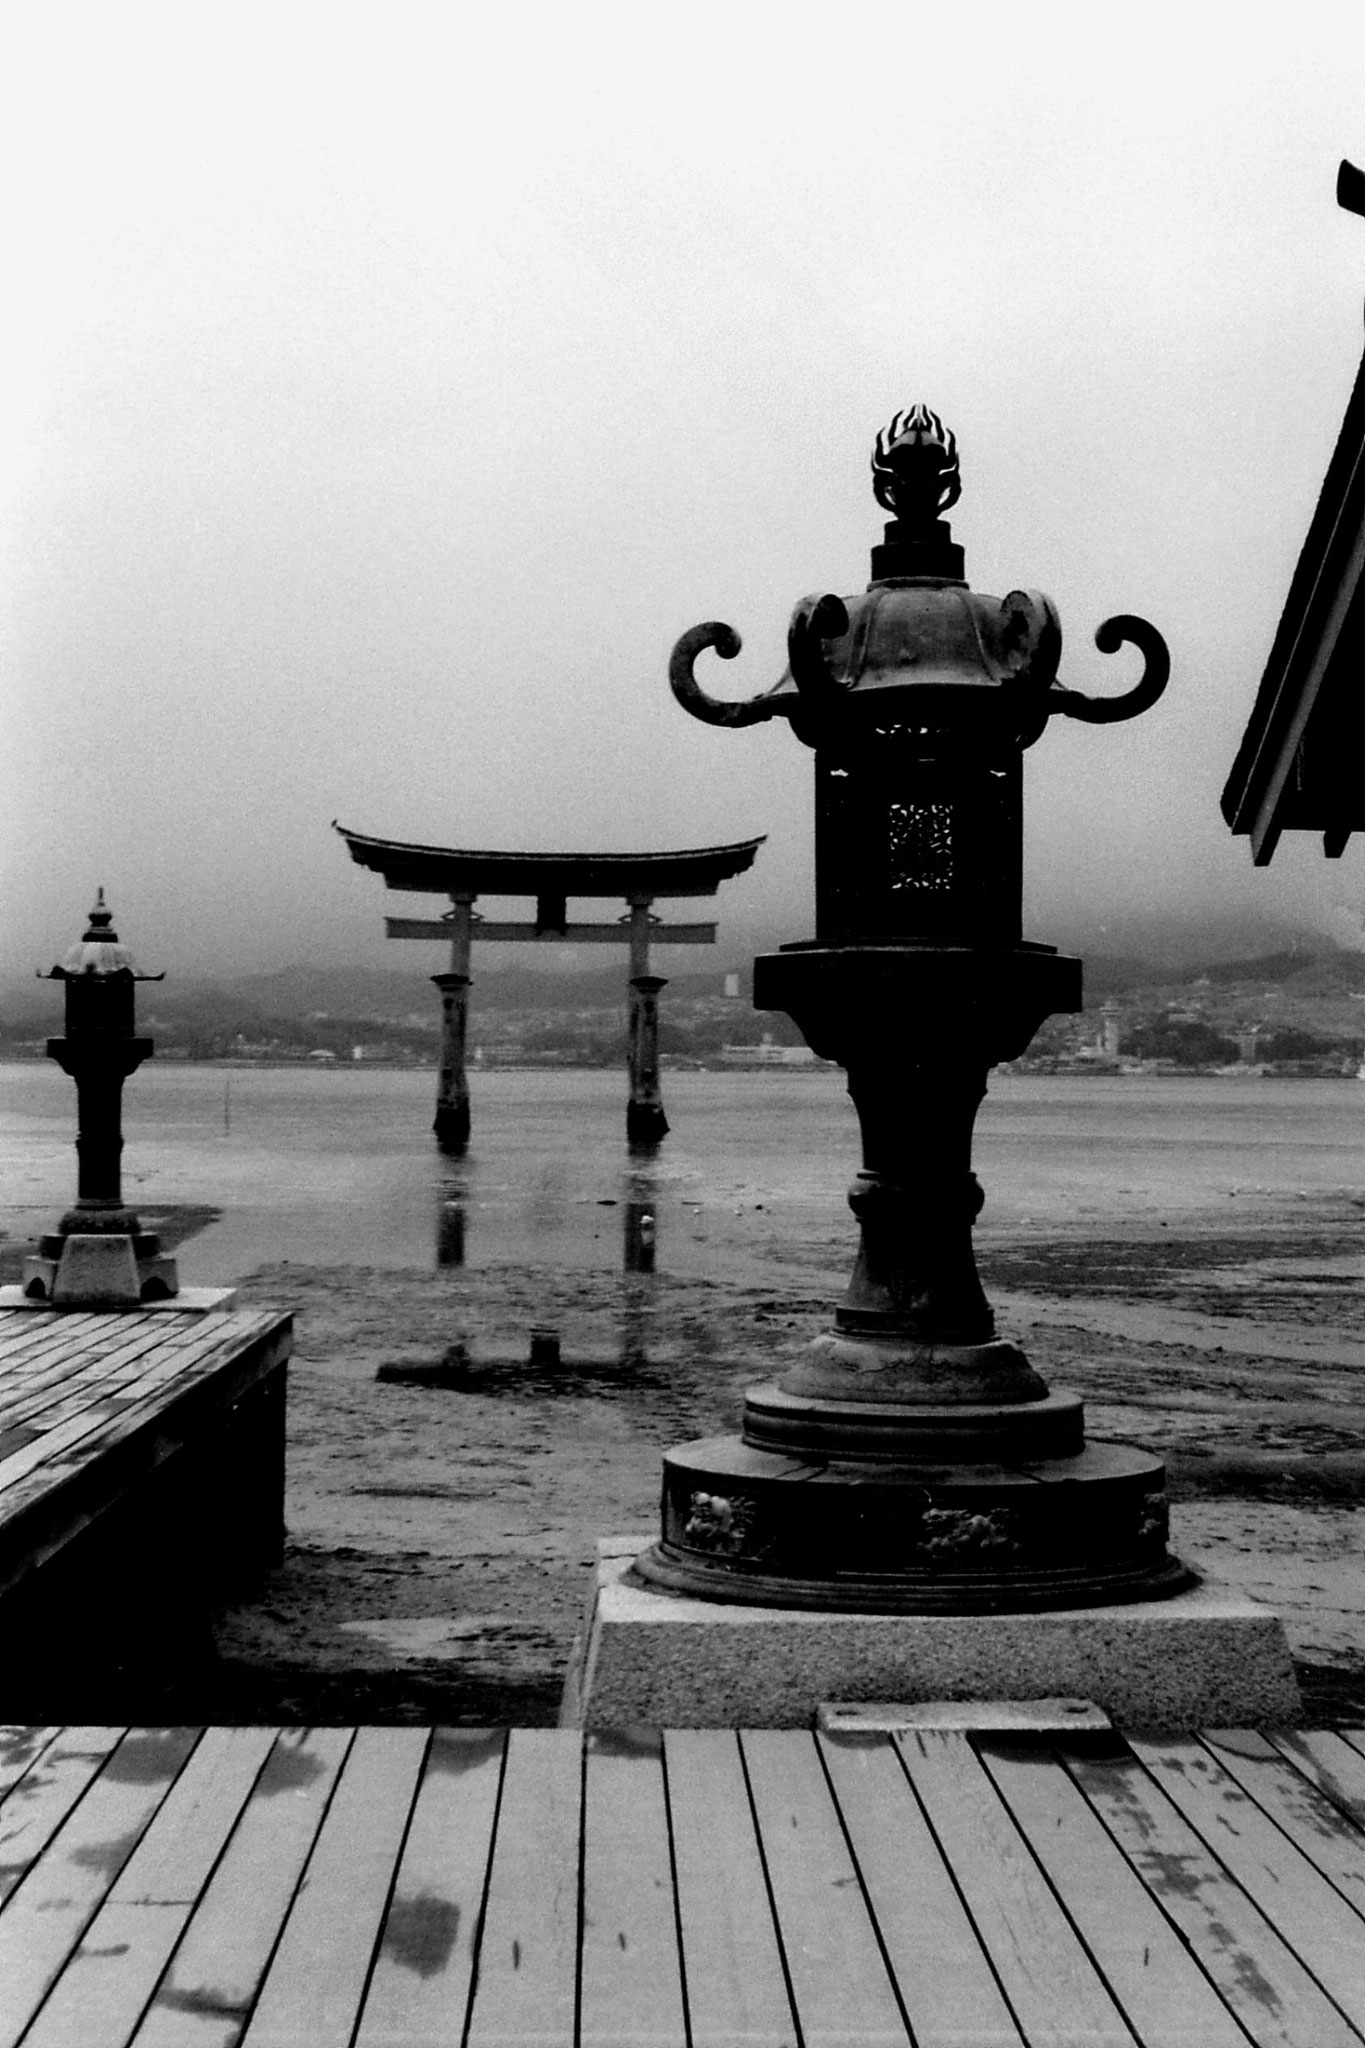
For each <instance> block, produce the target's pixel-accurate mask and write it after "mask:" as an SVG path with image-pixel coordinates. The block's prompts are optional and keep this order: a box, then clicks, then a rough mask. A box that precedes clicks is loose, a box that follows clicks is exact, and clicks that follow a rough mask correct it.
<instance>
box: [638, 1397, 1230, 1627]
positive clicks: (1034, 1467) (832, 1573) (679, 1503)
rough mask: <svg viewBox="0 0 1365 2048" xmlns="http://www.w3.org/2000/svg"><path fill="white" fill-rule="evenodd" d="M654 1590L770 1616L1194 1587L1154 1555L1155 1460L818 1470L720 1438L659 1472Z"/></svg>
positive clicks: (677, 1454)
mask: <svg viewBox="0 0 1365 2048" xmlns="http://www.w3.org/2000/svg"><path fill="white" fill-rule="evenodd" d="M636 1569H637V1571H638V1572H639V1574H640V1576H641V1577H642V1578H644V1579H645V1580H646V1581H648V1582H649V1583H651V1584H654V1585H660V1586H665V1587H668V1588H669V1589H671V1590H673V1591H675V1592H683V1593H690V1594H693V1595H699V1596H700V1597H702V1598H705V1599H712V1600H720V1601H730V1602H733V1601H738V1602H740V1603H742V1604H745V1603H747V1604H749V1605H759V1606H772V1607H803V1608H816V1609H830V1608H834V1609H849V1610H850V1611H859V1610H861V1611H874V1612H883V1613H901V1614H978V1613H1007V1612H1019V1613H1024V1612H1029V1611H1042V1610H1044V1609H1049V1608H1069V1607H1095V1606H1107V1605H1110V1604H1112V1603H1116V1602H1124V1601H1130V1600H1148V1599H1155V1598H1159V1597H1161V1596H1163V1595H1166V1594H1170V1593H1175V1592H1178V1591H1180V1590H1181V1589H1182V1588H1183V1587H1186V1586H1190V1585H1193V1584H1195V1583H1196V1574H1195V1573H1193V1572H1192V1571H1190V1569H1189V1568H1188V1566H1186V1565H1184V1564H1182V1563H1181V1562H1180V1560H1179V1559H1178V1558H1174V1557H1172V1556H1171V1555H1170V1554H1169V1552H1168V1551H1167V1548H1166V1500H1165V1487H1164V1468H1163V1466H1162V1464H1161V1461H1160V1460H1159V1459H1157V1458H1153V1457H1150V1456H1149V1455H1148V1454H1147V1453H1145V1452H1142V1451H1135V1450H1131V1449H1129V1448H1128V1447H1127V1446H1124V1445H1120V1444H1102V1443H1094V1444H1090V1445H1088V1446H1086V1448H1085V1449H1084V1450H1082V1451H1080V1452H1079V1453H1078V1454H1077V1455H1075V1456H1074V1457H1069V1458H1054V1459H1047V1460H1039V1461H1038V1462H1037V1463H1035V1464H1030V1465H1023V1464H1020V1465H1015V1466H1012V1467H1010V1466H1001V1465H989V1464H979V1465H962V1464H953V1465H944V1466H920V1467H911V1466H904V1465H902V1466H896V1467H887V1466H879V1465H874V1464H866V1463H864V1464H859V1463H855V1462H853V1461H852V1460H845V1461H839V1462H836V1461H833V1460H831V1461H829V1462H828V1463H826V1464H824V1465H818V1464H812V1463H810V1462H808V1461H805V1460H801V1459H797V1458H793V1457H790V1456H784V1455H783V1454H781V1453H779V1452H770V1451H763V1450H760V1449H758V1448H756V1447H755V1446H753V1445H752V1444H748V1443H744V1442H741V1441H740V1440H739V1439H737V1438H733V1437H714V1438H711V1439H709V1440H706V1441H703V1442H701V1443H695V1444H686V1445H683V1446H682V1447H681V1448H680V1449H678V1450H676V1451H670V1452H668V1453H667V1454H666V1455H665V1458H664V1501H663V1533H662V1536H661V1539H660V1541H659V1542H658V1543H656V1544H654V1545H653V1546H652V1548H651V1549H649V1550H648V1551H646V1552H645V1553H644V1555H643V1556H642V1557H641V1558H640V1559H639V1560H638V1563H637V1566H636Z"/></svg>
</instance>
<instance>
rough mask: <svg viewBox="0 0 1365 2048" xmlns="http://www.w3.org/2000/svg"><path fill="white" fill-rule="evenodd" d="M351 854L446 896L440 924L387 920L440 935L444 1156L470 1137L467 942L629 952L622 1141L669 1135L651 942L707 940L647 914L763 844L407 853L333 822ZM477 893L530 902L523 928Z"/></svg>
mask: <svg viewBox="0 0 1365 2048" xmlns="http://www.w3.org/2000/svg"><path fill="white" fill-rule="evenodd" d="M332 824H333V830H334V831H336V832H339V833H340V834H341V837H342V838H343V839H344V840H345V841H346V844H347V846H348V847H349V848H350V853H351V859H352V860H354V861H357V862H358V863H359V864H360V866H361V867H364V868H373V869H374V870H375V871H376V872H377V873H378V874H381V875H382V876H383V877H384V882H385V886H386V887H388V888H390V889H399V890H411V891H425V892H426V893H428V894H430V895H439V896H448V897H449V898H450V909H449V910H448V911H446V912H445V914H444V915H443V916H442V917H439V918H426V917H386V918H385V920H384V928H385V930H386V932H387V934H388V936H389V937H390V938H391V939H444V940H447V941H448V942H449V945H450V966H449V969H448V970H447V972H446V973H444V974H434V975H433V976H432V977H431V978H432V980H433V981H434V982H435V984H436V986H437V988H438V989H439V990H440V991H441V1010H442V1019H441V1067H440V1077H439V1079H438V1081H437V1084H436V1120H435V1123H434V1125H433V1126H432V1128H433V1129H434V1130H435V1132H436V1141H437V1143H438V1144H439V1145H440V1147H441V1150H442V1151H443V1152H463V1151H464V1149H465V1146H466V1145H467V1144H468V1142H469V1079H468V1076H467V1075H466V1073H465V1038H466V1032H467V1028H468V1020H469V985H470V979H471V977H470V972H469V962H470V952H471V949H472V946H473V942H474V940H475V939H476V938H478V939H491V940H494V941H496V942H497V943H498V944H505V943H506V942H507V941H509V940H521V939H540V940H544V941H550V942H555V943H559V944H564V943H565V942H567V943H568V944H569V945H571V946H583V945H589V946H591V945H598V946H601V945H606V946H625V945H628V946H629V948H630V1035H629V1054H628V1057H629V1067H630V1098H629V1102H628V1104H627V1108H626V1137H627V1139H628V1141H629V1142H630V1143H631V1144H632V1145H653V1144H657V1143H658V1141H659V1140H660V1138H662V1137H663V1135H664V1133H665V1132H666V1131H667V1129H668V1119H667V1117H666V1116H665V1115H664V1107H663V1097H662V1094H661V1092H660V1088H659V990H660V989H661V988H663V987H665V986H666V982H665V979H664V977H663V976H662V975H659V974H652V973H651V972H650V960H649V952H650V947H651V946H710V945H714V943H715V938H716V927H715V925H714V924H663V923H661V922H660V921H659V919H658V918H655V917H652V916H651V915H650V905H651V904H652V903H653V902H654V899H655V898H656V897H658V896H714V895H715V894H716V891H717V890H718V888H719V887H720V884H721V883H722V882H724V881H728V880H729V878H730V877H731V876H732V875H738V874H742V873H743V872H744V870H745V869H746V868H749V867H751V866H752V865H753V860H754V855H755V854H756V853H757V852H758V849H759V847H760V846H761V845H762V844H763V835H760V837H759V838H757V839H740V840H736V841H735V842H734V843H733V844H732V845H729V846H699V847H692V848H689V849H688V850H687V851H685V852H680V853H487V852H483V853H476V852H470V851H468V850H466V849H464V848H460V847H454V846H416V845H412V844H410V843H409V842H407V841H405V840H401V839H372V838H369V837H368V836H367V835H366V834H365V833H363V832H351V831H349V830H348V829H347V828H346V826H344V825H339V824H337V822H336V820H335V819H333V821H332ZM480 896H531V897H534V898H535V905H536V920H535V923H534V924H511V923H507V924H504V923H499V922H495V921H493V920H490V919H486V918H482V917H480V916H479V915H478V914H477V913H476V911H475V909H474V905H475V903H476V902H477V900H478V898H479V897H480ZM572 896H615V897H618V898H621V899H623V900H624V901H625V903H626V905H627V912H626V915H625V917H623V918H621V919H619V920H618V921H617V922H616V923H615V924H570V923H569V921H568V908H567V906H568V900H569V898H570V897H572Z"/></svg>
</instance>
